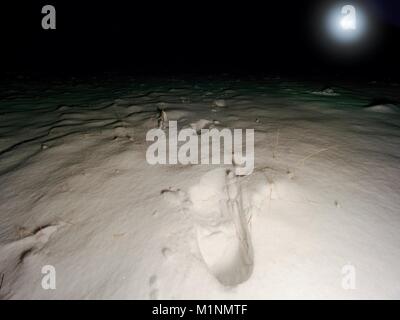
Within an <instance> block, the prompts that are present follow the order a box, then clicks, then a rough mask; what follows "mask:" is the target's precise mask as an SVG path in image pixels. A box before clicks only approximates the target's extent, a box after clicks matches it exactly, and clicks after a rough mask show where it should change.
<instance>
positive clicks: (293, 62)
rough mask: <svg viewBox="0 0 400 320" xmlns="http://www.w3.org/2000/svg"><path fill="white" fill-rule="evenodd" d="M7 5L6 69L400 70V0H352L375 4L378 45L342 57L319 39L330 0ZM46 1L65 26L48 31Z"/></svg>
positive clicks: (4, 30)
mask: <svg viewBox="0 0 400 320" xmlns="http://www.w3.org/2000/svg"><path fill="white" fill-rule="evenodd" d="M3 2H7V1H2V3H1V37H0V41H1V69H2V70H3V71H19V72H21V71H27V72H28V71H41V72H47V73H53V74H56V75H61V74H64V73H74V72H89V73H90V72H102V71H112V70H115V71H120V72H128V73H137V72H140V73H144V74H153V73H154V74H156V73H160V72H164V73H168V72H171V73H172V72H183V73H185V72H203V73H212V72H243V73H254V72H264V73H273V74H276V73H282V74H289V75H295V76H296V75H300V76H307V75H321V76H326V77H329V76H331V75H332V74H333V73H341V74H342V75H344V76H346V75H349V76H361V77H363V76H365V75H368V76H369V75H370V76H371V77H374V76H382V77H383V76H392V77H393V76H395V75H397V74H399V73H400V66H399V64H400V63H399V57H400V48H399V47H400V45H399V39H400V37H399V35H400V32H399V28H400V5H399V1H390V0H368V1H367V0H365V1H351V3H362V4H363V5H368V8H369V9H368V11H369V14H370V16H371V17H370V18H371V19H372V20H373V21H374V28H376V30H379V31H377V32H376V40H375V41H374V45H371V48H369V49H368V50H365V52H362V53H360V54H358V55H357V56H355V57H351V58H340V59H339V58H337V57H335V56H334V55H331V54H329V52H326V51H323V50H321V47H320V46H319V43H318V42H319V40H318V39H317V38H316V37H315V36H314V34H315V33H314V31H313V29H314V28H316V26H315V25H316V23H315V21H318V17H317V16H316V15H317V13H316V12H317V11H318V10H317V8H319V7H321V3H326V1H304V2H302V1H285V0H279V1H276V3H275V4H272V3H273V2H272V1H257V2H256V1H244V2H233V1H206V0H202V1H196V0H195V1H149V0H147V1H123V2H122V1H120V2H119V1H103V2H100V1H85V2H84V1H66V0H65V1H51V0H48V1H33V0H30V1H18V0H16V1H8V2H9V3H8V4H7V3H3ZM331 2H332V3H335V1H331ZM83 3H84V4H83ZM44 4H52V5H54V6H55V7H56V10H57V30H42V29H41V17H42V14H41V12H40V11H41V7H42V6H43V5H44Z"/></svg>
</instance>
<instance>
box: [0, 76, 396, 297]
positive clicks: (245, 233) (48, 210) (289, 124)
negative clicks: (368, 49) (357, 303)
mask: <svg viewBox="0 0 400 320" xmlns="http://www.w3.org/2000/svg"><path fill="white" fill-rule="evenodd" d="M318 87H321V84H318V83H307V82H291V81H285V80H283V79H263V80H243V79H242V80H240V79H233V80H232V79H225V80H218V79H204V80H202V79H198V80H192V81H183V80H179V79H166V80H159V79H153V80H152V79H148V80H146V81H141V80H137V79H130V78H129V79H127V78H124V79H121V80H118V79H115V78H110V80H106V79H91V80H90V81H85V82H83V81H79V80H70V81H67V82H52V83H50V84H46V85H44V84H38V83H29V81H28V80H26V84H23V83H9V84H7V86H4V87H2V88H1V89H2V90H1V91H0V92H1V97H0V98H1V100H0V103H1V114H0V185H1V193H0V219H1V223H0V279H1V286H0V298H2V299H204V298H206V299H268V298H300V299H309V298H319V299H321V298H335V299H336V298H339V299H353V298H362V299H368V298H374V299H375V298H389V299H392V298H400V273H399V270H400V233H399V229H400V197H399V193H400V166H399V159H400V148H399V145H400V131H399V128H400V118H399V114H398V112H397V107H395V105H387V104H385V105H375V106H370V105H369V104H370V103H371V101H372V100H373V98H374V97H376V96H381V97H383V98H387V99H390V100H393V101H398V99H399V92H398V90H397V88H396V87H394V86H386V85H380V84H379V83H376V82H374V83H369V84H368V85H364V86H354V85H351V84H346V83H342V84H340V85H338V86H334V87H333V88H334V90H330V91H320V92H319V93H315V91H314V90H315V88H318ZM366 106H368V107H366ZM170 120H175V121H178V126H179V128H190V127H192V128H194V129H195V130H196V131H199V130H201V129H202V128H208V127H210V126H215V127H216V128H218V129H222V128H238V129H246V128H250V129H255V169H254V172H253V173H252V174H251V175H249V176H236V175H235V174H234V167H233V166H224V165H180V164H178V165H155V166H152V165H149V164H148V163H147V162H146V158H145V154H146V149H147V147H148V146H149V142H146V140H145V136H146V132H147V131H148V130H150V129H154V128H161V129H165V128H166V127H167V126H168V121H170ZM45 265H52V266H54V268H55V270H56V283H57V286H56V289H55V290H44V289H43V288H42V286H41V281H42V278H43V274H42V273H41V270H42V267H43V266H45ZM348 265H350V266H354V270H355V277H356V278H355V288H353V289H348V288H347V289H346V288H345V287H344V286H343V279H344V277H345V276H346V274H343V270H347V269H344V267H345V266H348Z"/></svg>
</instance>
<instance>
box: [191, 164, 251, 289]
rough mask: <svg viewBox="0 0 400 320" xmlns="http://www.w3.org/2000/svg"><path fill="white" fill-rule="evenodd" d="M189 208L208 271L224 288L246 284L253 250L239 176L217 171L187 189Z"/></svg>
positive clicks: (229, 172)
mask: <svg viewBox="0 0 400 320" xmlns="http://www.w3.org/2000/svg"><path fill="white" fill-rule="evenodd" d="M189 196H190V200H191V203H192V204H191V206H190V207H189V208H188V209H189V211H190V213H191V214H192V215H193V217H194V220H195V221H196V231H197V232H196V233H197V242H198V246H199V249H200V252H201V255H202V258H203V260H204V262H205V264H206V265H207V267H208V269H209V270H210V272H211V273H212V274H213V275H214V276H215V277H216V279H217V280H218V281H219V282H220V283H221V284H223V285H226V286H234V285H237V284H240V283H242V282H244V281H246V280H247V279H248V278H249V277H250V276H251V273H252V271H253V249H252V244H251V239H250V231H249V228H248V223H247V221H248V220H249V217H248V216H249V214H250V212H248V211H249V210H247V209H245V208H244V205H243V194H242V190H241V186H240V184H239V181H238V177H237V176H235V174H234V173H233V172H231V171H226V170H225V169H216V170H213V171H210V172H208V173H207V174H206V175H204V176H203V177H202V178H201V180H200V183H199V184H197V185H195V186H193V187H192V188H191V189H190V190H189Z"/></svg>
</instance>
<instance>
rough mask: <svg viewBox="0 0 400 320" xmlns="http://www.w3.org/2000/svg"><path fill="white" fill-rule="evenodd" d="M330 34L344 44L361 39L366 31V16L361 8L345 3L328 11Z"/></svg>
mask: <svg viewBox="0 0 400 320" xmlns="http://www.w3.org/2000/svg"><path fill="white" fill-rule="evenodd" d="M327 28H328V31H329V35H330V36H331V37H332V38H333V39H334V40H335V41H336V42H339V43H342V44H346V43H347V44H350V43H355V42H358V41H360V40H361V39H362V38H363V37H364V35H365V32H366V17H365V15H364V13H363V11H362V10H361V9H360V8H357V9H356V7H355V6H353V5H350V4H344V5H341V6H337V7H335V8H332V9H331V10H330V11H329V12H328V19H327Z"/></svg>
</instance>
